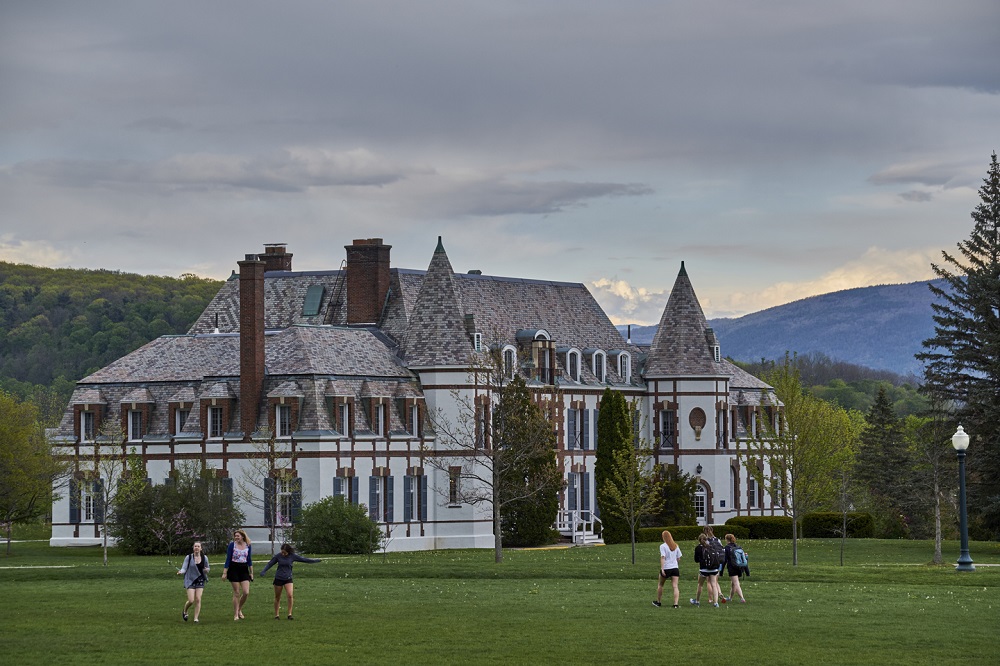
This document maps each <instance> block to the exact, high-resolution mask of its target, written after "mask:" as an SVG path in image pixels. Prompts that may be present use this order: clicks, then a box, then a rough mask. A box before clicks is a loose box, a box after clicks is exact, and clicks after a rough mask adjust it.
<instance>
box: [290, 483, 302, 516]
mask: <svg viewBox="0 0 1000 666" xmlns="http://www.w3.org/2000/svg"><path fill="white" fill-rule="evenodd" d="M301 514H302V479H301V478H299V477H295V478H294V479H292V515H291V520H292V524H293V525H294V524H295V523H297V522H299V516H300V515H301Z"/></svg>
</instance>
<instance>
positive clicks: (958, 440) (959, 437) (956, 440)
mask: <svg viewBox="0 0 1000 666" xmlns="http://www.w3.org/2000/svg"><path fill="white" fill-rule="evenodd" d="M951 445H952V446H954V447H955V450H956V451H964V450H966V449H967V448H969V433H967V432H965V428H963V427H962V426H958V430H956V431H955V434H954V435H952V436H951Z"/></svg>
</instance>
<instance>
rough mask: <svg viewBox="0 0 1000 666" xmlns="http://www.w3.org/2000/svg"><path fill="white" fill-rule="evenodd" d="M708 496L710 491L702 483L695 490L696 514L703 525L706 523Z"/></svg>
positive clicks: (699, 522)
mask: <svg viewBox="0 0 1000 666" xmlns="http://www.w3.org/2000/svg"><path fill="white" fill-rule="evenodd" d="M707 497H708V491H707V490H705V486H703V485H701V484H700V483H699V484H698V485H697V487H696V488H695V491H694V515H695V518H697V519H698V524H699V525H703V524H704V523H705V517H706V515H707V513H706V512H705V501H706V498H707Z"/></svg>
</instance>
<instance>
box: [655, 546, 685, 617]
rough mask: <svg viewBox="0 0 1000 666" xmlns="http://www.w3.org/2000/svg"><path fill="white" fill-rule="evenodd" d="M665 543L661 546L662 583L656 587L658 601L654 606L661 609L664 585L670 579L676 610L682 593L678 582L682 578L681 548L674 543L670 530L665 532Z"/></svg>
mask: <svg viewBox="0 0 1000 666" xmlns="http://www.w3.org/2000/svg"><path fill="white" fill-rule="evenodd" d="M662 536H663V543H661V544H660V582H659V585H657V586H656V601H654V602H653V605H654V606H656V607H657V608H659V607H660V600H661V599H662V598H663V584H664V583H665V582H667V579H668V578H669V579H670V582H671V584H672V585H673V587H674V608H677V602H678V601H680V598H681V592H680V590H679V589H678V588H677V582H678V581H679V580H680V578H681V570H680V561H681V547H680V546H678V545H677V542H676V541H674V537H673V535H671V534H670V532H669V531H668V530H663V534H662Z"/></svg>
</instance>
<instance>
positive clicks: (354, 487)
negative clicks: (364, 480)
mask: <svg viewBox="0 0 1000 666" xmlns="http://www.w3.org/2000/svg"><path fill="white" fill-rule="evenodd" d="M350 478H351V504H357V503H358V487H359V486H360V485H361V479H359V478H358V477H356V476H352V477H350Z"/></svg>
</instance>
